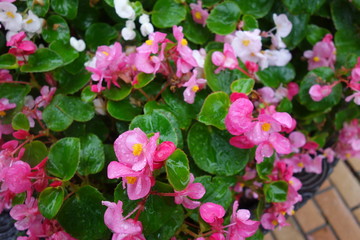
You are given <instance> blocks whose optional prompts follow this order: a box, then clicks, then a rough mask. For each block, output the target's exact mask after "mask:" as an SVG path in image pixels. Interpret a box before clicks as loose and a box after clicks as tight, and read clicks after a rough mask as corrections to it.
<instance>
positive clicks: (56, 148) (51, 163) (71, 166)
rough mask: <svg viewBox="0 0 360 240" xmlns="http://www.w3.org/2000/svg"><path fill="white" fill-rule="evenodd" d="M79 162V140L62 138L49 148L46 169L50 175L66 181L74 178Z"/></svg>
mask: <svg viewBox="0 0 360 240" xmlns="http://www.w3.org/2000/svg"><path fill="white" fill-rule="evenodd" d="M79 161H80V141H79V139H78V138H62V139H60V140H59V141H57V142H56V143H54V144H53V145H52V146H51V148H50V152H49V160H48V162H47V164H46V167H47V170H48V171H49V173H51V174H52V175H54V176H56V177H59V178H62V179H63V180H64V181H68V180H70V179H71V178H72V177H73V176H74V174H75V172H76V169H77V167H78V164H79Z"/></svg>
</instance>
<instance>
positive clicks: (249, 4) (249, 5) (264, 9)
mask: <svg viewBox="0 0 360 240" xmlns="http://www.w3.org/2000/svg"><path fill="white" fill-rule="evenodd" d="M233 1H234V2H236V3H237V4H238V5H239V7H240V10H241V13H242V14H249V15H252V16H254V17H256V18H261V17H264V16H265V15H266V14H267V13H268V12H269V11H270V9H271V7H272V5H273V3H274V0H252V1H243V0H233Z"/></svg>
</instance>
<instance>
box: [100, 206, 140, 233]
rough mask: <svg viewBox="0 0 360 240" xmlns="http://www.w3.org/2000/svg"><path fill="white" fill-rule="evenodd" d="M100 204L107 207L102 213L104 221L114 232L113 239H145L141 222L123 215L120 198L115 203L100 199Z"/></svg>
mask: <svg viewBox="0 0 360 240" xmlns="http://www.w3.org/2000/svg"><path fill="white" fill-rule="evenodd" d="M102 204H103V205H105V206H107V207H108V208H107V210H106V211H105V214H104V222H105V225H106V226H107V227H108V228H109V229H110V230H111V231H112V232H113V233H114V235H113V237H112V239H113V240H126V239H129V240H130V239H136V240H145V237H144V235H143V234H142V224H141V222H139V221H136V220H134V219H125V218H124V217H123V215H122V213H123V210H122V202H121V201H120V200H119V201H118V203H117V204H115V203H113V202H108V201H102Z"/></svg>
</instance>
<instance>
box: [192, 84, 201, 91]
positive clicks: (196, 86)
mask: <svg viewBox="0 0 360 240" xmlns="http://www.w3.org/2000/svg"><path fill="white" fill-rule="evenodd" d="M191 90H192V91H193V92H197V91H199V86H198V85H195V86H193V87H192V88H191Z"/></svg>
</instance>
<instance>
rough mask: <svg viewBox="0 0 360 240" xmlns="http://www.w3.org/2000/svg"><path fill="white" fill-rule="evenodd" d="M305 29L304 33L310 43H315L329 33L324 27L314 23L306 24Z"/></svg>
mask: <svg viewBox="0 0 360 240" xmlns="http://www.w3.org/2000/svg"><path fill="white" fill-rule="evenodd" d="M307 29H308V32H307V34H306V40H307V41H308V42H309V43H310V44H311V45H315V43H317V42H319V41H321V40H322V39H323V38H324V36H325V35H326V34H328V33H330V31H329V30H327V29H326V28H322V27H319V26H316V25H314V24H310V25H308V26H307Z"/></svg>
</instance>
